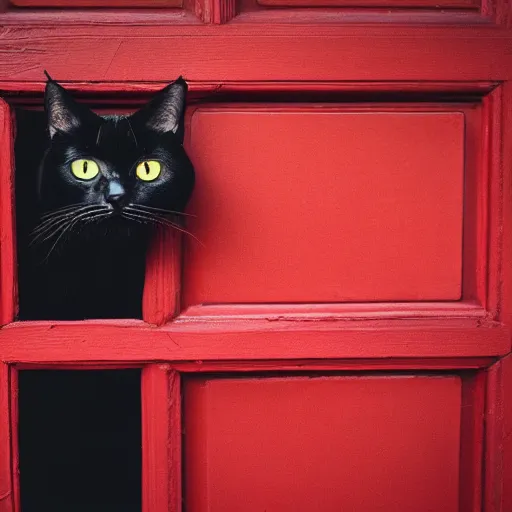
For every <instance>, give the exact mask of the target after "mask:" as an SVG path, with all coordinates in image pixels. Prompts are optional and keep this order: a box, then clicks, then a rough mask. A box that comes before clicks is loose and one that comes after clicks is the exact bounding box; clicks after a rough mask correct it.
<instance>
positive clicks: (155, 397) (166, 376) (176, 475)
mask: <svg viewBox="0 0 512 512" xmlns="http://www.w3.org/2000/svg"><path fill="white" fill-rule="evenodd" d="M180 402H181V400H180V380H179V374H178V373H177V372H173V371H169V367H168V366H167V365H161V364H155V365H150V366H147V367H145V368H144V369H143V371H142V510H143V512H169V511H170V512H180V510H181V418H180V415H181V411H180V408H181V407H180Z"/></svg>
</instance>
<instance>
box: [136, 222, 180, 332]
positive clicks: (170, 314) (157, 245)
mask: <svg viewBox="0 0 512 512" xmlns="http://www.w3.org/2000/svg"><path fill="white" fill-rule="evenodd" d="M180 307H181V233H180V231H178V230H176V229H173V228H162V229H158V230H157V231H156V233H155V236H154V237H153V240H152V241H151V246H150V248H149V252H148V256H147V258H146V281H145V283H144V296H143V301H142V316H143V318H144V321H146V322H148V323H150V324H155V325H162V324H165V323H166V322H168V321H170V320H172V319H173V318H174V317H175V316H177V315H178V314H179V312H180Z"/></svg>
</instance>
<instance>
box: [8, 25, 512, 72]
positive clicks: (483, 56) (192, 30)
mask: <svg viewBox="0 0 512 512" xmlns="http://www.w3.org/2000/svg"><path fill="white" fill-rule="evenodd" d="M1 22H2V19H1V18H0V23H1ZM52 25H53V26H52ZM11 27H12V28H13V29H14V28H15V27H16V25H11ZM214 28H215V32H212V30H213V29H214ZM57 34H58V36H57ZM190 38H194V44H193V45H191V44H189V41H190ZM235 40H236V44H234V41H235ZM509 43H510V34H508V33H505V32H498V31H492V30H488V28H487V27H485V28H484V27H482V28H478V27H476V28H475V27H472V28H471V27H459V28H458V30H457V33H456V34H454V33H453V34H452V33H450V32H449V31H446V30H443V29H441V28H438V27H430V29H429V30H427V29H426V28H414V27H400V28H394V29H392V30H390V29H389V27H388V28H387V29H386V28H385V27H383V26H380V25H372V26H370V27H357V26H347V27H344V29H343V31H342V32H340V29H339V27H338V26H335V25H330V24H325V25H319V26H315V27H314V29H312V28H311V27H309V26H307V25H306V26H305V25H301V24H275V25H273V24H269V25H267V26H265V30H264V33H262V29H261V27H260V26H259V25H258V24H238V25H237V24H233V25H232V24H226V25H220V26H216V27H211V26H210V27H209V26H189V25H186V26H185V25H176V26H174V27H173V29H172V31H171V32H170V31H169V28H168V27H167V26H151V27H149V26H148V27H145V26H140V27H138V28H137V36H136V37H135V36H134V35H133V27H128V26H97V27H95V30H94V37H91V36H90V35H89V32H88V29H85V28H82V29H81V28H80V27H66V26H62V25H60V24H59V25H54V24H52V23H51V22H50V21H49V22H48V24H47V26H45V27H36V26H23V30H19V31H18V30H10V31H9V35H8V36H6V37H5V38H4V41H3V42H2V44H1V45H0V49H2V59H1V60H0V82H2V81H11V80H17V81H38V82H40V81H41V80H42V78H43V76H42V73H43V69H47V70H48V71H49V72H50V73H51V74H52V76H53V77H54V78H55V79H57V80H75V81H146V82H147V81H168V80H170V79H173V78H175V77H176V76H178V75H180V74H182V75H183V76H184V77H185V78H186V79H187V80H193V81H224V80H230V81H247V80H255V81H264V80H274V81H284V80H285V81H288V80H295V81H297V80H305V81H316V80H319V81H327V80H357V81H365V80H380V81H382V80H406V81H417V80H431V81H435V80H446V81H450V80H456V81H466V80H482V79H487V80H506V79H507V78H510V77H512V54H510V53H509V52H505V51H504V48H506V47H507V44H509ZM155 48H158V49H159V52H161V54H169V55H172V56H173V58H172V59H158V65H157V61H156V60H155V58H156V57H155V58H152V57H151V56H152V55H155V53H154V49H155ZM447 48H449V49H450V51H449V52H447V51H446V49H447ZM276 49H278V50H279V51H276ZM20 52H22V54H23V59H20ZM319 55H321V56H322V58H321V59H319V58H318V56H319ZM361 62H364V63H365V65H364V66H361V65H360V63H361ZM397 62H400V65H399V66H397V65H396V63H397ZM304 63H307V66H305V65H304ZM339 63H343V65H339Z"/></svg>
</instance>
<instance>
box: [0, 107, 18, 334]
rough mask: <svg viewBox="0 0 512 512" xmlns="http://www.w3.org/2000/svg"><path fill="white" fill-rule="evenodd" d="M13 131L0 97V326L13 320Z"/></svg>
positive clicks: (15, 294) (14, 300)
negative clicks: (0, 151)
mask: <svg viewBox="0 0 512 512" xmlns="http://www.w3.org/2000/svg"><path fill="white" fill-rule="evenodd" d="M13 134H14V127H13V126H12V123H11V111H10V108H9V106H8V105H7V104H6V103H5V101H3V100H0V142H1V144H2V157H1V159H0V219H1V223H0V248H1V250H0V325H5V324H7V323H9V322H12V321H13V320H14V316H15V310H16V301H17V285H16V280H15V275H14V273H15V268H16V256H15V249H14V246H15V242H14V237H13V230H14V201H13V199H14V182H13V173H12V169H13V162H14V153H13V147H14V146H13V140H14V139H13Z"/></svg>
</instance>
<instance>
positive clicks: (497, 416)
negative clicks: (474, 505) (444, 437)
mask: <svg viewBox="0 0 512 512" xmlns="http://www.w3.org/2000/svg"><path fill="white" fill-rule="evenodd" d="M486 399H487V406H486V409H487V410H486V427H487V428H486V436H485V446H486V449H485V489H484V507H485V511H486V512H508V511H509V510H510V507H511V506H512V492H511V490H512V487H511V484H512V470H511V461H512V412H511V408H510V401H511V400H512V356H510V355H508V356H507V357H505V358H503V359H502V360H501V361H498V362H497V363H496V364H495V365H493V366H492V367H491V368H490V369H489V378H488V385H487V397H486Z"/></svg>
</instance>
